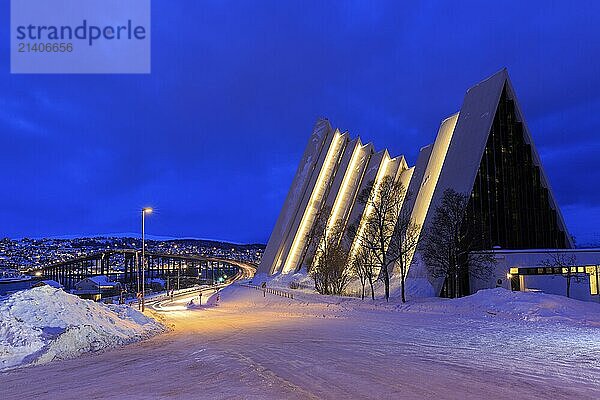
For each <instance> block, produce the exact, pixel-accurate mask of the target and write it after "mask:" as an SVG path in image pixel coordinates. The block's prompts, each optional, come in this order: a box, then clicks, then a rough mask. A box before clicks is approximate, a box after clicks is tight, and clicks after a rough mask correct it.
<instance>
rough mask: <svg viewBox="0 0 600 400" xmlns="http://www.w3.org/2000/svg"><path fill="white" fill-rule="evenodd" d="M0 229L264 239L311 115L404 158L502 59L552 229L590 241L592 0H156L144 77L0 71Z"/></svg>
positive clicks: (597, 115)
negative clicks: (536, 155)
mask: <svg viewBox="0 0 600 400" xmlns="http://www.w3.org/2000/svg"><path fill="white" fill-rule="evenodd" d="M8 3H9V2H8V1H3V2H2V6H0V7H1V8H0V21H2V25H1V29H0V32H1V37H0V51H1V52H2V54H3V56H2V57H0V168H1V172H2V178H1V179H2V180H1V182H2V191H1V196H0V236H9V237H22V236H32V237H38V236H61V235H73V234H86V235H88V234H89V235H91V234H98V233H109V232H115V233H116V232H135V231H137V230H139V227H138V225H139V212H138V210H139V209H140V207H142V206H144V205H153V206H154V207H156V209H157V212H156V214H155V215H153V216H152V217H151V220H149V221H148V225H147V231H148V232H149V233H152V234H155V235H164V236H175V237H182V236H193V237H207V238H218V239H227V240H231V241H236V242H266V241H267V240H268V237H269V234H270V231H271V229H272V227H273V225H274V223H275V220H276V218H277V214H278V213H279V210H280V207H281V205H282V203H283V200H284V197H285V195H286V193H287V190H288V187H289V185H290V183H291V180H292V177H293V174H294V172H295V169H296V166H297V163H298V161H299V159H300V157H301V153H302V151H303V150H304V146H305V144H306V141H307V139H308V136H309V134H310V131H311V128H312V125H313V123H314V121H315V120H316V118H317V117H319V116H326V117H328V118H329V119H330V120H331V121H332V124H333V125H335V126H337V127H339V128H340V129H342V130H349V131H350V132H351V133H352V134H353V135H358V134H359V135H361V137H362V138H363V140H364V141H373V142H374V143H375V145H376V147H377V149H381V148H383V147H388V148H389V149H390V152H391V153H392V154H394V155H397V154H405V155H406V157H407V159H408V161H409V163H410V164H411V165H412V164H414V162H415V160H416V156H417V153H418V151H419V148H421V147H422V146H424V145H426V144H428V143H430V142H432V141H433V139H434V137H435V134H436V131H437V128H438V125H439V123H440V121H441V120H442V119H443V118H444V117H446V116H448V115H450V114H452V113H454V112H455V111H457V110H458V109H459V107H460V105H461V102H462V99H463V96H464V93H465V91H466V89H467V88H468V87H469V86H471V85H473V84H474V83H476V82H478V81H480V80H481V79H483V78H485V77H487V76H488V75H490V74H492V73H494V72H496V71H497V70H499V69H500V68H502V67H504V66H506V67H508V69H509V73H510V75H511V79H512V81H513V84H514V86H515V89H516V91H517V95H518V97H519V100H520V102H521V105H522V108H523V110H524V113H525V116H526V118H527V122H528V124H529V127H530V130H531V132H532V135H533V138H534V141H535V143H536V145H537V147H538V150H539V152H540V154H541V158H542V161H543V163H544V165H545V168H546V171H547V174H548V176H549V179H550V182H551V184H552V186H553V188H554V191H555V194H556V197H557V200H558V202H559V204H560V206H561V207H562V210H563V214H564V216H565V219H566V222H567V225H568V227H569V229H570V231H571V233H572V234H574V235H575V236H576V238H577V241H578V243H580V244H581V243H600V234H599V232H600V229H599V228H598V226H599V223H600V184H599V183H600V172H599V169H598V167H597V164H598V161H597V160H598V158H599V154H600V134H599V132H600V90H599V89H600V2H597V1H587V2H586V1H540V2H538V4H535V3H536V2H534V1H522V0H519V1H490V2H487V1H481V0H479V1H429V2H417V1H414V2H400V1H390V2H384V1H366V0H365V1H323V0H321V1H297V2H296V1H281V0H275V1H239V2H238V1H224V0H219V1H204V0H203V1H166V0H154V1H153V8H152V18H153V21H152V74H151V75H141V76H135V75H83V76H74V75H55V76H52V75H10V74H9V70H10V66H9V57H8V54H9V23H8V22H9V7H8Z"/></svg>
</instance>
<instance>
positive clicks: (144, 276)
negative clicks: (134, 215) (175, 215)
mask: <svg viewBox="0 0 600 400" xmlns="http://www.w3.org/2000/svg"><path fill="white" fill-rule="evenodd" d="M151 212H152V209H151V208H150V207H144V208H142V312H144V310H145V305H146V302H145V300H146V298H145V294H146V268H145V267H146V258H145V255H144V251H145V247H146V243H145V220H146V214H150V213H151Z"/></svg>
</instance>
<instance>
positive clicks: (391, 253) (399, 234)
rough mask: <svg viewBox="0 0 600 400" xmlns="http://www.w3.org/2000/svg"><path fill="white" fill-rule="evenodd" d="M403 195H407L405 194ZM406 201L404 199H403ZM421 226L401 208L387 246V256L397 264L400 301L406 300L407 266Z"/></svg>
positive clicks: (414, 249) (415, 247)
mask: <svg viewBox="0 0 600 400" xmlns="http://www.w3.org/2000/svg"><path fill="white" fill-rule="evenodd" d="M405 197H408V195H406V196H405ZM405 201H406V200H405ZM420 233H421V226H420V225H419V224H416V223H414V222H413V220H412V219H411V218H410V213H409V212H408V211H407V210H402V211H401V212H400V215H399V216H398V222H397V223H396V229H395V231H394V235H393V236H392V238H391V241H390V244H389V247H388V257H389V258H390V260H394V261H395V262H396V265H397V266H398V273H399V275H400V276H399V277H400V292H401V298H402V302H403V303H405V302H406V294H405V283H406V275H407V274H408V267H409V266H410V262H411V260H412V257H413V255H414V253H415V251H416V249H417V244H418V243H419V236H420Z"/></svg>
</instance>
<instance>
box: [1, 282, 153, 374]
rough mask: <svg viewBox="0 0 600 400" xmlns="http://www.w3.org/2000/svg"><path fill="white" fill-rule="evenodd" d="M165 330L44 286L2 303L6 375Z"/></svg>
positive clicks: (125, 311) (126, 310)
mask: <svg viewBox="0 0 600 400" xmlns="http://www.w3.org/2000/svg"><path fill="white" fill-rule="evenodd" d="M163 330H164V327H163V326H162V325H161V324H160V323H158V322H156V321H155V320H154V319H152V318H149V317H146V316H145V315H143V314H142V313H140V312H139V311H137V310H135V309H132V308H130V307H127V306H116V305H105V304H101V303H95V302H93V301H91V300H82V299H80V298H79V297H77V296H73V295H71V294H68V293H65V292H64V291H63V290H61V289H55V288H52V287H50V286H42V287H37V288H33V289H29V290H24V291H21V292H17V293H15V294H13V295H11V296H9V297H5V298H3V299H0V370H5V369H9V368H14V367H18V366H24V365H28V364H43V363H47V362H50V361H52V360H55V359H65V358H72V357H76V356H78V355H80V354H82V353H86V352H93V351H99V350H103V349H107V348H112V347H117V346H120V345H123V344H126V343H130V342H133V341H137V340H141V339H144V338H147V337H150V336H152V335H154V334H156V333H159V332H161V331H163Z"/></svg>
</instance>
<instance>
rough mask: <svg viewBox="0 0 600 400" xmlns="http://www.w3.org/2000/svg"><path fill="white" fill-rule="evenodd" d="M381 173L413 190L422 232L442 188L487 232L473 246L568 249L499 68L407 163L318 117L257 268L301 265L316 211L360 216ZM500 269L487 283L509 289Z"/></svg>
mask: <svg viewBox="0 0 600 400" xmlns="http://www.w3.org/2000/svg"><path fill="white" fill-rule="evenodd" d="M385 176H392V177H394V179H396V180H400V181H401V182H402V183H403V184H404V187H406V188H407V190H408V192H409V193H410V194H411V196H409V197H408V198H407V201H406V202H405V204H403V208H404V210H405V211H407V212H409V213H410V215H411V218H412V220H413V221H414V222H415V223H416V224H418V225H421V226H422V229H423V230H424V229H427V226H428V225H429V224H431V221H432V219H433V215H434V211H435V209H436V207H437V205H438V204H439V202H440V201H441V198H442V196H443V193H444V191H445V190H446V189H448V188H450V189H453V190H455V191H457V192H459V193H465V194H470V200H469V205H468V210H467V221H468V222H469V223H479V224H481V227H480V228H481V229H482V230H483V231H485V233H486V235H485V237H486V243H484V244H483V247H482V249H481V250H491V249H499V248H501V249H510V250H525V249H571V248H572V247H573V241H572V238H571V236H570V235H569V234H568V231H567V228H566V225H565V223H564V220H563V217H562V215H561V212H560V209H559V208H558V205H557V203H556V201H555V199H554V195H553V193H552V190H551V188H550V185H549V182H548V179H547V177H546V174H545V172H544V169H543V168H542V164H541V161H540V158H539V155H538V153H537V151H536V149H535V146H534V144H533V141H532V138H531V135H530V133H529V130H528V128H527V125H526V123H525V120H524V118H523V114H522V112H521V109H520V106H519V103H518V101H517V98H516V95H515V92H514V89H513V87H512V84H511V82H510V79H509V77H508V73H507V71H506V69H503V70H501V71H499V72H498V73H496V74H494V75H492V76H491V77H489V78H487V79H485V80H484V81H482V82H480V83H478V84H477V85H475V86H473V87H471V88H470V89H469V90H468V91H467V93H466V95H465V98H464V101H463V104H462V107H461V109H460V111H459V112H457V113H456V114H454V115H452V116H450V117H448V118H446V119H445V120H443V121H442V123H441V125H440V128H439V130H438V134H437V137H436V140H435V142H434V143H433V144H430V145H428V146H425V147H423V148H422V149H421V151H420V152H419V156H418V158H417V162H416V164H415V165H414V166H413V167H410V168H409V167H408V165H407V163H406V160H405V159H404V157H402V156H399V157H396V158H391V157H390V155H389V154H388V152H387V150H383V151H380V152H375V150H374V147H373V146H372V145H371V144H367V145H363V144H362V142H361V141H360V139H358V138H357V139H354V140H352V139H351V138H350V135H349V134H348V133H341V132H340V131H339V130H337V129H333V128H332V127H331V125H330V124H329V122H328V121H326V120H319V121H318V122H317V124H316V126H315V128H314V130H313V134H312V135H311V138H310V140H309V143H308V146H307V148H306V150H305V152H304V156H303V158H302V161H301V163H300V166H299V167H298V170H297V172H296V176H295V178H294V181H293V183H292V187H291V189H290V191H289V193H288V196H287V198H286V200H285V203H284V206H283V209H282V211H281V214H280V215H279V218H278V220H277V223H276V225H275V228H274V229H273V232H272V234H271V237H270V239H269V242H268V245H267V248H266V250H265V253H264V256H263V258H262V261H261V264H260V267H259V271H258V272H259V273H264V274H268V275H273V274H278V273H283V274H290V273H295V272H297V271H301V270H302V269H303V268H306V263H307V262H310V261H309V260H312V257H311V251H312V252H314V246H312V247H311V246H310V245H309V244H308V243H307V235H308V233H309V232H310V230H311V228H312V227H313V224H314V223H315V218H316V215H318V213H319V212H321V211H322V210H330V212H331V215H330V217H329V222H328V224H331V223H333V222H334V221H337V220H341V221H343V224H344V227H346V228H347V225H348V224H349V223H350V222H353V221H361V219H364V217H365V215H368V213H369V210H368V209H366V210H365V207H364V205H362V204H360V203H359V202H357V201H356V199H357V195H358V193H360V192H361V190H363V189H364V188H365V187H367V185H368V184H369V183H370V182H374V184H373V185H372V189H371V190H374V191H375V190H377V188H378V183H379V182H381V179H383V177H385ZM367 208H368V207H367ZM475 221H477V222H475ZM359 229H360V224H359ZM355 246H356V244H355V243H353V244H352V246H351V249H352V248H354V247H355ZM351 251H352V250H351ZM572 251H575V252H576V250H572ZM540 252H542V253H543V251H540ZM598 256H599V257H600V253H598ZM598 263H599V264H600V261H599V262H598ZM419 264H421V265H419ZM420 267H423V265H422V261H421V260H420V257H418V254H417V256H416V257H414V258H413V263H412V265H411V270H414V269H420V271H424V270H426V268H420ZM504 267H506V266H504ZM504 267H503V268H504ZM506 272H507V271H500V272H497V274H500V273H501V274H502V277H501V278H498V279H496V278H497V277H496V276H494V277H493V278H494V280H492V281H491V282H494V284H495V285H501V286H505V287H506V286H508V287H510V282H507V281H506V276H505V275H506ZM410 277H411V274H410V273H409V279H410ZM464 279H465V280H466V282H465V286H466V287H472V288H473V289H474V288H475V287H478V288H479V286H480V284H473V283H472V282H469V277H468V276H467V277H464ZM499 281H502V282H501V283H499ZM430 283H431V284H432V286H433V288H434V290H435V291H436V292H437V293H440V291H441V289H442V286H443V283H444V282H443V280H442V281H439V280H435V279H430ZM486 285H487V286H492V283H486Z"/></svg>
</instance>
